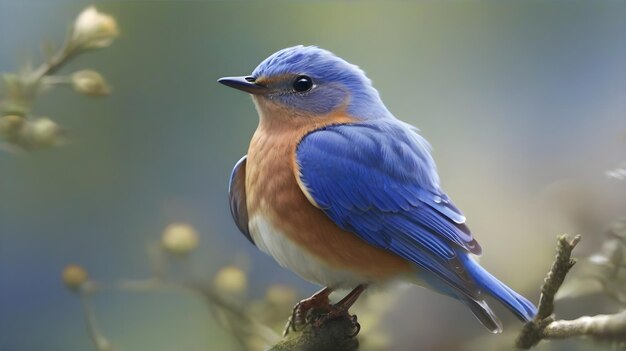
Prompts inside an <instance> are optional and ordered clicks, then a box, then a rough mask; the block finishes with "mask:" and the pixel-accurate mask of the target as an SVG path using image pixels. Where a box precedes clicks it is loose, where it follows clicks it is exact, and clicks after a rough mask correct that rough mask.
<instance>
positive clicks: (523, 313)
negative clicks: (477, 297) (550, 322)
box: [459, 254, 537, 322]
mask: <svg viewBox="0 0 626 351" xmlns="http://www.w3.org/2000/svg"><path fill="white" fill-rule="evenodd" d="M459 256H460V258H461V260H462V261H463V264H464V266H465V269H466V270H467V272H468V273H469V275H470V276H471V277H472V278H474V281H475V282H476V284H477V285H478V286H479V287H480V288H481V289H482V290H483V291H485V292H486V293H488V294H490V295H491V296H493V297H494V298H496V299H497V300H498V301H500V302H501V303H502V304H503V305H504V306H506V307H507V308H508V309H509V310H510V311H511V312H513V313H514V314H515V315H516V316H517V317H518V318H519V319H520V320H522V321H524V322H528V321H530V320H532V319H533V318H534V317H535V315H536V314H537V308H536V307H535V305H533V304H532V303H531V302H530V301H528V300H527V299H526V298H524V297H523V296H521V295H520V294H518V293H516V292H515V291H513V290H512V289H511V288H509V287H508V286H506V285H504V283H502V282H501V281H499V280H498V279H497V278H496V277H494V276H493V275H491V274H490V273H489V272H487V271H486V270H485V269H484V268H483V267H481V266H480V265H479V264H478V263H477V262H476V261H474V259H473V258H472V257H470V255H469V254H466V255H463V254H461V255H459ZM470 307H471V306H470ZM472 311H473V309H472ZM474 314H476V313H474Z"/></svg>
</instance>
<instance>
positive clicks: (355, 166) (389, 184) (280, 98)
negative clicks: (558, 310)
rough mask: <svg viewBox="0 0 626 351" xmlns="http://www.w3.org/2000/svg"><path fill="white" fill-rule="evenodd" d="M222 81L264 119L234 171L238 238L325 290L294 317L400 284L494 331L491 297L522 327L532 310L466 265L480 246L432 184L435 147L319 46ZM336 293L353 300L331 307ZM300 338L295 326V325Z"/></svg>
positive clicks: (355, 71) (361, 76)
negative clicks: (449, 301)
mask: <svg viewBox="0 0 626 351" xmlns="http://www.w3.org/2000/svg"><path fill="white" fill-rule="evenodd" d="M219 82H220V83H222V84H224V85H227V86H229V87H232V88H235V89H238V90H242V91H244V92H247V93H250V94H251V95H252V100H253V101H254V104H255V105H256V109H257V112H258V114H259V125H258V128H257V129H256V131H255V133H254V135H253V136H252V140H251V142H250V147H249V149H248V154H247V155H246V156H244V157H243V158H242V159H241V160H240V161H239V162H238V163H237V164H236V165H235V168H234V169H233V172H232V175H231V179H230V186H229V192H230V206H231V212H232V215H233V218H234V220H235V222H236V224H237V226H238V228H239V229H240V230H241V232H242V233H243V234H244V235H245V236H246V237H247V238H248V239H249V240H250V241H251V242H252V243H253V244H255V245H256V246H257V247H258V248H259V249H261V250H262V251H264V252H266V253H267V254H269V255H271V256H272V257H273V258H274V259H275V260H276V261H277V262H278V263H279V264H280V265H282V266H284V267H287V268H289V269H291V270H292V271H294V272H296V273H297V274H298V275H300V276H301V277H303V278H304V279H306V280H309V281H311V282H314V283H317V284H320V285H322V286H325V287H326V288H324V289H323V290H321V291H320V292H318V293H316V294H315V295H313V296H312V297H310V298H309V299H306V300H303V301H301V302H300V303H299V304H298V305H296V307H295V308H294V311H295V312H294V316H295V317H296V318H297V317H301V316H302V315H304V314H305V313H306V312H307V310H309V309H311V308H314V307H319V308H326V309H327V310H328V311H329V313H328V316H330V317H328V318H332V317H334V316H338V315H342V314H346V313H347V311H348V308H349V307H350V306H351V305H352V303H354V301H356V299H357V298H358V297H359V295H360V294H361V293H362V292H363V290H365V289H366V287H367V286H368V285H372V284H373V285H378V284H383V283H385V282H388V281H391V280H395V279H402V280H406V281H409V282H413V283H415V284H418V285H422V286H425V287H428V288H431V289H433V290H435V291H437V292H440V293H443V294H445V295H448V296H450V297H452V298H454V299H457V300H459V301H461V302H462V303H464V304H465V305H466V306H467V307H469V309H470V310H471V311H472V313H473V314H474V315H475V316H476V317H477V318H478V320H479V321H480V322H481V323H482V324H483V325H484V326H485V327H487V328H488V329H489V330H490V331H491V332H494V333H496V332H500V331H501V330H502V324H501V322H500V321H499V319H498V318H497V317H496V316H495V314H494V313H493V311H492V310H491V308H490V307H489V305H488V304H487V303H486V302H485V300H484V298H485V295H491V296H493V297H494V298H495V299H496V300H498V301H500V302H501V303H502V304H504V305H505V306H506V307H507V308H508V309H509V310H511V311H512V312H513V313H514V314H515V315H516V316H517V317H519V318H520V319H521V320H523V321H529V320H531V319H532V318H533V317H534V315H535V314H536V308H535V306H534V305H533V304H532V303H531V302H529V301H528V300H526V299H525V298H524V297H522V296H520V295H519V294H517V293H516V292H515V291H513V290H512V289H510V288H509V287H507V286H506V285H505V284H504V283H502V282H500V281H499V280H498V279H496V278H495V277H494V276H493V275H491V274H490V273H489V272H487V271H486V270H485V269H483V268H482V267H481V266H480V265H479V264H478V263H477V262H476V261H475V260H474V258H473V257H472V255H479V254H480V253H481V247H480V245H479V244H478V242H477V241H476V240H475V239H474V237H473V236H472V234H471V232H470V230H469V228H468V227H467V226H466V225H465V216H463V214H462V213H461V211H460V210H459V209H458V208H457V207H455V206H454V204H453V203H452V202H451V201H450V199H449V198H448V196H447V195H446V194H445V193H444V192H443V190H442V189H441V188H440V185H439V176H438V174H437V170H436V167H435V162H434V161H433V158H432V156H431V154H430V145H429V144H428V142H427V141H426V140H425V139H424V138H422V137H421V136H420V135H419V134H418V130H417V129H416V128H415V127H413V126H411V125H409V124H407V123H404V122H402V121H400V120H398V119H397V118H396V117H394V116H393V115H392V114H391V112H389V110H388V109H387V108H386V107H385V105H384V104H383V102H382V101H381V99H380V96H379V94H378V91H377V90H376V89H374V87H373V86H372V83H371V81H370V80H369V79H368V78H367V77H366V76H365V73H364V72H363V71H362V70H361V69H359V68H358V67H357V66H355V65H352V64H350V63H348V62H346V61H345V60H343V59H341V58H339V57H337V56H335V55H334V54H333V53H331V52H329V51H326V50H323V49H320V48H318V47H315V46H295V47H290V48H286V49H283V50H280V51H278V52H276V53H274V54H273V55H271V56H270V57H268V58H267V59H265V60H264V61H263V62H261V64H259V66H258V67H257V68H256V69H255V70H254V71H253V72H252V74H251V75H250V76H244V77H225V78H221V79H219ZM335 289H353V290H352V291H351V292H350V293H349V294H348V295H347V296H346V297H345V298H344V299H343V300H341V301H339V303H337V304H335V305H330V304H329V302H328V295H329V294H330V292H331V291H333V290H335ZM293 325H294V328H295V322H294V323H293Z"/></svg>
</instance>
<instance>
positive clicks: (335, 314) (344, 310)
mask: <svg viewBox="0 0 626 351" xmlns="http://www.w3.org/2000/svg"><path fill="white" fill-rule="evenodd" d="M365 289H367V284H360V285H358V286H357V287H356V288H354V289H353V290H352V291H351V292H350V293H349V294H348V295H346V296H345V297H344V298H343V299H341V301H339V302H337V303H336V304H334V305H332V306H331V309H330V311H329V312H328V313H327V314H325V315H323V316H321V317H320V318H318V319H317V320H316V321H315V326H316V327H321V326H322V325H323V324H324V323H325V322H327V321H329V320H331V319H335V318H339V317H344V316H348V317H349V318H350V319H351V320H352V322H353V323H354V325H355V327H356V333H355V334H354V335H356V334H357V333H358V332H359V329H360V325H359V323H358V322H357V321H356V316H350V314H349V313H348V310H349V309H350V307H352V305H353V304H354V303H355V302H356V300H357V299H358V298H359V296H361V294H362V293H363V292H364V291H365Z"/></svg>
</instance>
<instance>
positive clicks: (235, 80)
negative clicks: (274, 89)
mask: <svg viewBox="0 0 626 351" xmlns="http://www.w3.org/2000/svg"><path fill="white" fill-rule="evenodd" d="M217 81H218V82H220V83H222V84H224V85H226V86H229V87H231V88H235V89H237V90H241V91H245V92H247V93H250V94H255V95H261V94H266V93H268V92H269V88H267V87H264V86H262V85H259V84H256V83H255V82H254V81H255V78H254V77H251V76H246V77H224V78H220V79H218V80H217Z"/></svg>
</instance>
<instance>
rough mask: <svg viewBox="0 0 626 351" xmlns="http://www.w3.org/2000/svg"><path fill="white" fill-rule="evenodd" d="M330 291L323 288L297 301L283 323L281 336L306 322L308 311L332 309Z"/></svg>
mask: <svg viewBox="0 0 626 351" xmlns="http://www.w3.org/2000/svg"><path fill="white" fill-rule="evenodd" d="M331 292H332V290H331V289H329V288H324V289H322V290H320V291H318V292H316V293H315V294H313V296H311V297H309V298H307V299H304V300H302V301H300V302H298V303H297V304H296V305H295V306H294V307H293V310H292V311H291V317H289V320H288V321H287V325H285V330H283V336H286V335H287V334H289V332H290V331H294V332H295V331H296V330H297V328H298V327H299V326H302V325H305V324H306V323H307V315H309V311H311V310H318V311H330V310H332V308H333V306H331V304H330V300H329V298H328V296H329V295H330V293H331Z"/></svg>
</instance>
